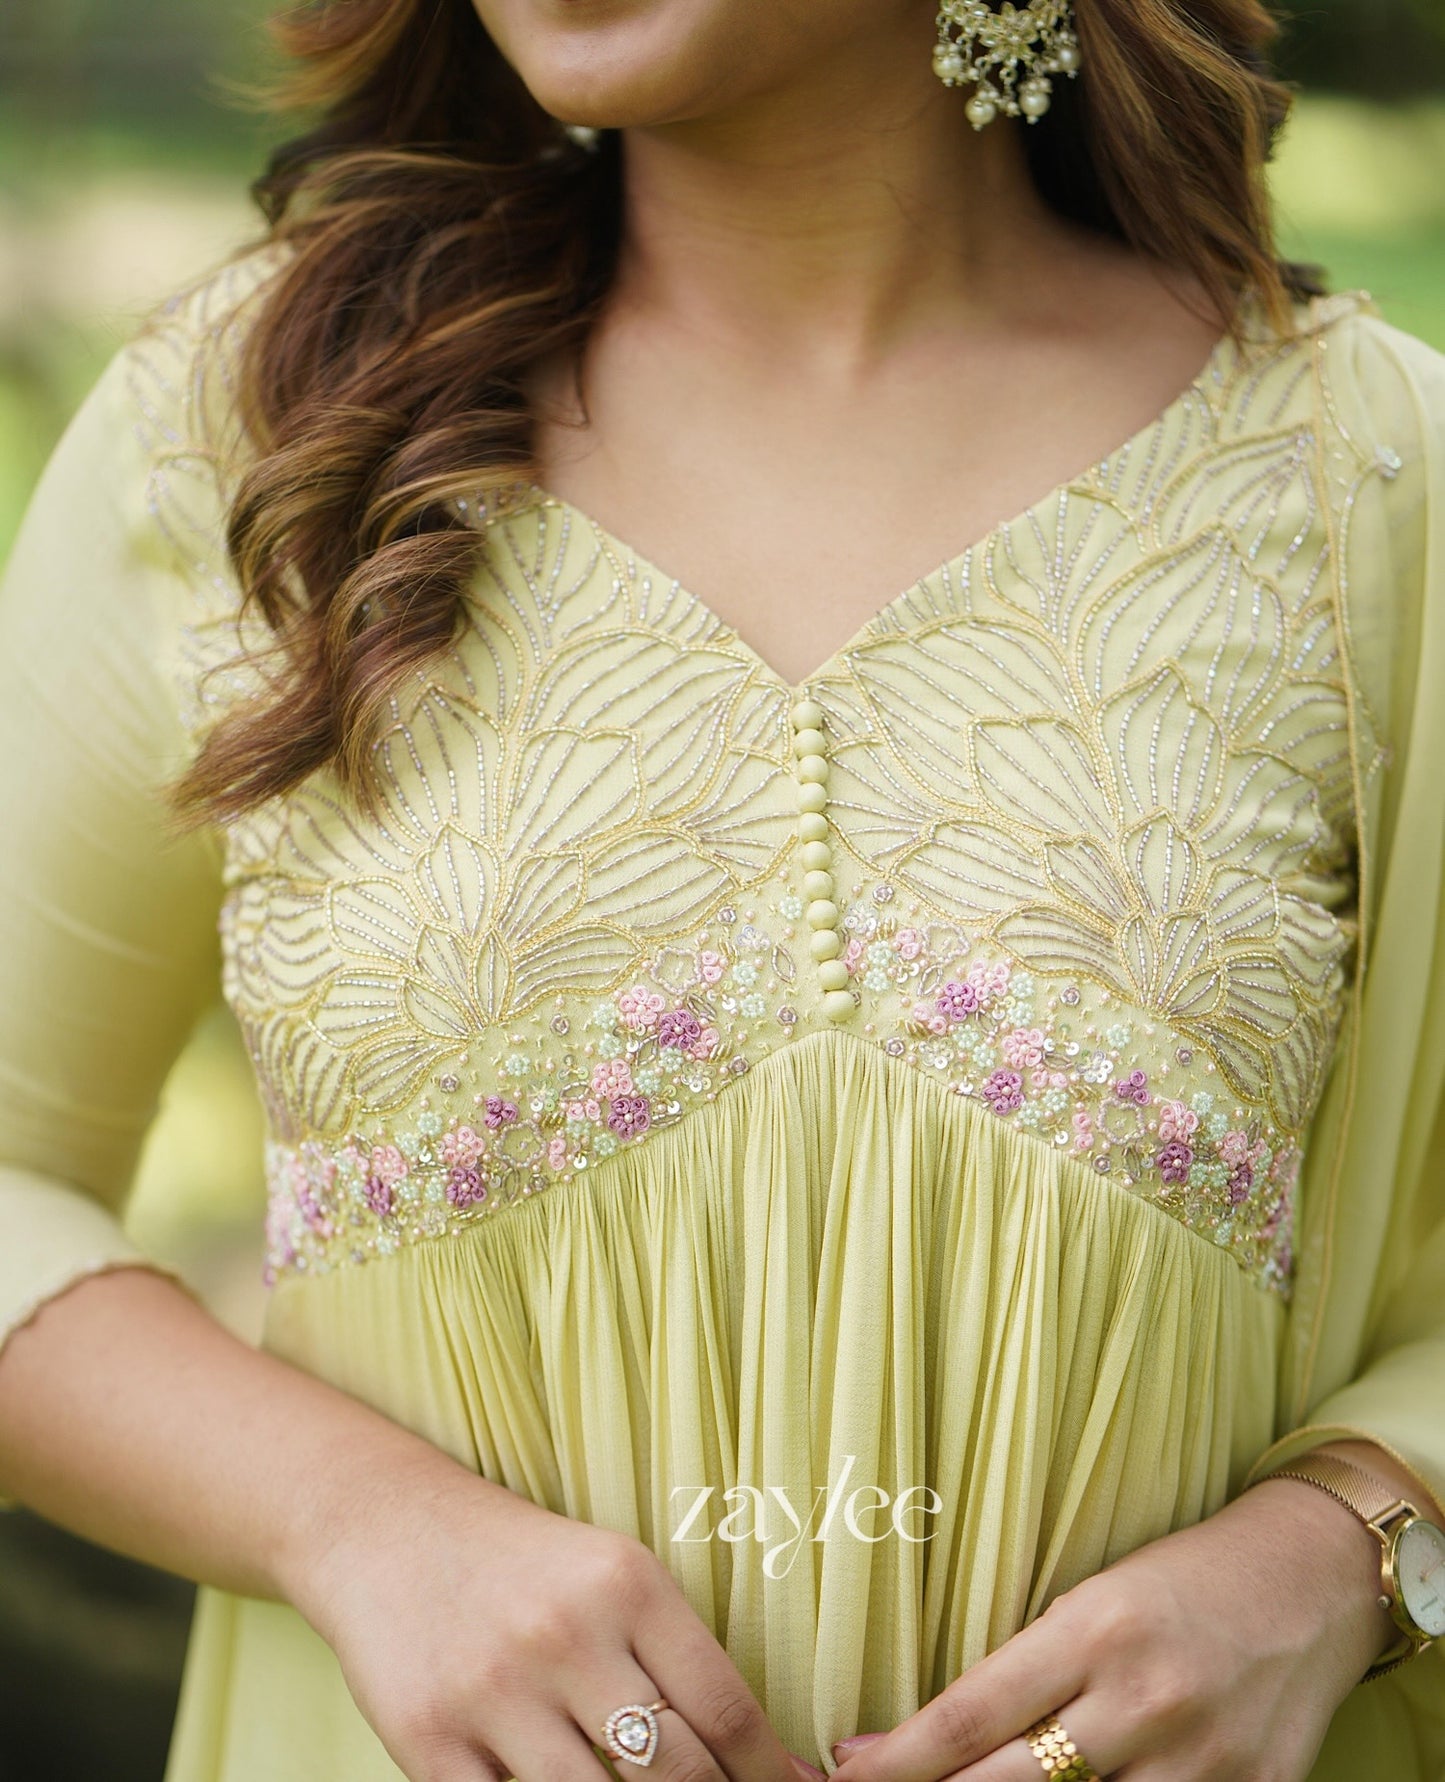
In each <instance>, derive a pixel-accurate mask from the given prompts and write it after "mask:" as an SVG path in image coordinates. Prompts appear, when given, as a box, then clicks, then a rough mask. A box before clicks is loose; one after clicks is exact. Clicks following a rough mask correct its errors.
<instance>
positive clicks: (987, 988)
mask: <svg viewBox="0 0 1445 1782" xmlns="http://www.w3.org/2000/svg"><path fill="white" fill-rule="evenodd" d="M1012 978H1013V967H1012V966H1011V965H1009V964H1008V963H1007V962H1006V961H1004V960H1002V959H1000V960H996V961H994V962H993V963H992V964H988V965H985V964H984V962H983V961H982V960H977V961H975V963H974V964H972V965H971V966H969V968H968V981H969V984H970V986H971V987H972V988H973V989H974V990H976V991H977V992H978V994H979V997H980V999H981V1000H982V1001H985V1002H987V1001H990V1000H992V999H993V998H995V997H999V996H1007V995H1008V987H1009V983H1010V981H1011V980H1012Z"/></svg>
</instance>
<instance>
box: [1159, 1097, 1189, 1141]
mask: <svg viewBox="0 0 1445 1782" xmlns="http://www.w3.org/2000/svg"><path fill="white" fill-rule="evenodd" d="M1198 1130H1199V1116H1198V1114H1196V1113H1195V1111H1194V1109H1193V1108H1187V1107H1185V1105H1184V1103H1183V1102H1182V1101H1165V1102H1161V1103H1160V1104H1159V1138H1160V1142H1161V1143H1163V1144H1166V1145H1168V1144H1172V1143H1173V1142H1174V1141H1175V1140H1176V1139H1177V1140H1179V1142H1180V1143H1181V1144H1187V1143H1188V1141H1189V1140H1190V1139H1191V1138H1192V1137H1193V1136H1194V1134H1195V1133H1196V1132H1198Z"/></svg>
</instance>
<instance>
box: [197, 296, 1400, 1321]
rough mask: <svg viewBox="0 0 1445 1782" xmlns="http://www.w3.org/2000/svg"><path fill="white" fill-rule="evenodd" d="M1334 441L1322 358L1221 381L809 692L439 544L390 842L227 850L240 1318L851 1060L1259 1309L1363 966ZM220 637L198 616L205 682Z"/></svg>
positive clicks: (591, 585)
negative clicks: (255, 1196)
mask: <svg viewBox="0 0 1445 1782" xmlns="http://www.w3.org/2000/svg"><path fill="white" fill-rule="evenodd" d="M1316 320H1317V325H1323V323H1324V321H1326V320H1327V317H1326V316H1325V315H1324V314H1323V313H1321V314H1320V315H1319V316H1318V317H1317V318H1316ZM1322 449H1323V448H1322V434H1321V426H1320V420H1319V408H1318V404H1317V401H1316V372H1315V368H1314V363H1313V352H1312V342H1311V333H1310V332H1309V331H1306V332H1305V333H1304V334H1302V335H1301V336H1300V337H1299V338H1298V339H1297V340H1293V341H1284V342H1281V341H1279V340H1266V339H1253V340H1248V341H1246V342H1245V343H1243V344H1240V345H1236V344H1233V343H1223V344H1222V345H1221V346H1220V348H1219V349H1218V350H1217V351H1216V353H1215V354H1214V356H1213V358H1212V359H1211V361H1210V364H1209V366H1208V368H1207V369H1206V370H1205V372H1204V373H1202V374H1201V376H1200V377H1199V378H1198V379H1197V380H1196V382H1195V383H1194V385H1192V386H1191V388H1190V389H1189V390H1188V391H1186V392H1185V393H1184V394H1183V395H1182V396H1181V397H1180V398H1179V399H1178V400H1177V401H1176V402H1175V403H1174V404H1173V405H1171V407H1170V408H1169V409H1168V410H1167V411H1166V412H1165V413H1164V414H1163V415H1162V416H1161V417H1160V418H1159V420H1158V421H1157V422H1156V423H1155V424H1154V425H1153V426H1152V427H1150V428H1148V429H1146V430H1145V431H1144V432H1142V433H1141V434H1140V435H1138V436H1137V437H1136V438H1135V439H1133V440H1132V441H1130V442H1129V443H1128V444H1127V445H1126V446H1124V447H1123V448H1122V449H1120V450H1119V451H1117V452H1116V453H1114V454H1113V455H1111V456H1110V457H1109V458H1107V459H1105V460H1104V461H1103V462H1101V463H1100V464H1098V465H1097V466H1095V467H1094V468H1093V469H1092V470H1091V471H1089V472H1088V473H1087V474H1085V475H1084V476H1082V477H1080V478H1079V479H1077V480H1076V481H1075V482H1073V483H1071V484H1069V485H1068V486H1066V487H1064V488H1062V489H1060V490H1057V491H1056V492H1054V493H1053V494H1051V495H1050V496H1048V497H1047V498H1045V499H1044V500H1043V501H1041V502H1040V503H1039V504H1037V505H1036V506H1035V507H1034V508H1032V509H1031V510H1029V511H1028V512H1027V513H1025V514H1024V515H1022V516H1020V517H1019V518H1017V519H1015V520H1014V521H1012V522H1010V523H1007V524H1004V525H1001V526H999V527H998V528H996V529H995V530H994V531H993V532H992V533H991V534H990V535H989V536H988V537H987V538H985V539H983V540H982V541H980V542H979V543H977V544H976V545H975V546H974V547H973V548H971V549H969V550H966V551H965V552H963V554H962V555H960V556H959V557H958V558H956V559H955V560H953V561H951V562H950V563H948V564H946V565H943V566H941V567H940V568H939V569H938V570H937V571H936V572H934V573H933V574H931V575H929V576H927V577H925V578H923V579H922V580H921V581H920V582H918V583H917V584H916V585H915V586H913V587H911V588H909V589H908V590H906V591H905V592H904V593H902V594H900V595H899V596H898V597H897V598H895V599H894V600H893V601H891V602H890V603H889V604H888V605H887V606H885V607H884V608H883V609H882V610H881V611H880V612H879V613H878V614H877V615H876V617H875V618H874V619H873V620H872V621H870V622H869V623H867V624H866V625H865V626H864V627H863V628H862V629H861V630H860V631H859V632H858V634H857V635H856V636H855V637H854V638H853V639H852V640H851V641H850V642H849V643H847V644H846V645H845V646H844V647H842V648H841V649H839V650H838V651H837V652H836V653H835V655H834V656H833V657H832V658H831V659H830V660H829V661H828V662H826V663H825V664H823V665H822V667H821V668H820V669H819V671H818V672H817V673H816V674H815V675H813V676H812V677H811V678H810V681H809V683H808V685H807V686H806V687H792V686H789V685H787V684H786V683H785V682H784V681H783V680H782V679H781V678H780V677H779V676H777V675H776V674H775V673H773V672H772V671H771V670H770V669H769V668H768V666H767V665H766V664H765V663H764V662H762V661H761V660H760V659H759V658H758V656H757V655H756V654H755V653H754V652H753V651H752V650H751V649H750V648H749V647H748V645H747V644H746V643H745V642H744V641H743V640H742V639H741V638H740V637H739V636H738V635H737V634H736V632H735V631H733V630H732V629H731V628H730V627H729V626H727V625H726V624H724V623H723V622H722V621H721V620H720V619H719V618H717V617H716V616H715V615H714V614H713V613H712V612H711V611H710V610H709V609H708V608H707V607H706V606H705V605H704V604H703V603H702V602H701V601H700V600H698V599H697V598H695V597H694V596H692V595H691V594H690V593H689V592H688V591H687V590H686V589H685V588H684V587H682V586H681V585H680V584H679V583H677V582H676V581H675V580H673V579H671V578H670V577H668V576H667V575H666V574H664V573H662V572H661V571H659V570H658V569H656V568H655V567H652V566H650V565H649V564H647V563H646V562H644V561H642V560H640V559H638V558H637V557H636V556H635V554H633V553H632V552H630V551H629V550H628V549H627V548H626V547H625V546H624V545H623V544H622V542H621V541H619V540H618V539H616V538H614V537H612V536H611V535H610V534H609V533H608V532H607V531H606V530H605V529H603V528H602V527H601V526H600V525H599V524H597V523H596V522H594V521H592V520H591V519H589V518H588V517H587V516H585V515H583V514H582V513H580V512H579V511H578V510H576V509H575V508H574V507H572V506H570V505H569V504H567V503H565V502H562V501H559V500H557V499H555V498H553V497H551V496H548V495H546V494H544V493H543V492H542V491H540V490H535V491H532V493H531V498H530V499H529V500H527V501H525V502H524V503H522V504H521V505H520V506H517V507H514V508H511V509H508V510H506V511H504V512H502V513H500V514H498V515H497V516H495V517H493V518H491V519H489V520H488V519H486V518H485V517H484V516H482V515H481V514H479V513H478V512H476V511H473V510H468V517H469V518H470V519H471V521H472V523H475V524H486V525H487V526H488V549H487V561H486V565H485V568H484V570H483V572H482V573H481V574H480V575H479V577H478V579H477V581H476V584H475V587H474V590H473V592H472V596H471V598H470V601H469V603H468V607H467V611H466V615H465V621H466V622H465V625H464V627H463V628H462V629H461V631H460V633H459V635H458V638H457V640H456V642H455V644H454V646H453V647H452V649H451V650H450V652H449V653H448V654H447V655H446V656H445V657H444V658H443V659H442V660H440V661H439V662H437V663H436V664H435V665H434V667H433V668H432V669H431V670H430V671H429V672H428V673H427V674H426V675H424V676H423V677H421V678H420V679H419V680H418V683H417V684H416V686H415V687H414V688H413V689H411V690H410V691H409V692H408V694H407V695H406V696H405V697H404V698H399V699H398V700H396V701H395V702H394V706H393V715H392V720H391V723H390V726H389V728H388V729H387V731H386V734H385V735H384V736H383V737H382V738H381V739H380V741H379V744H378V751H379V756H380V766H381V770H382V775H381V777H382V781H383V783H384V786H385V788H386V790H385V804H384V813H383V815H382V817H381V818H380V820H379V821H367V820H363V819H362V818H361V817H360V816H359V815H358V814H357V812H356V811H355V810H354V809H353V808H351V807H349V806H348V805H347V803H346V802H345V801H344V800H343V799H341V798H340V797H339V796H338V794H337V792H336V790H335V788H334V786H333V785H332V784H331V782H330V781H329V779H328V778H327V777H326V776H325V775H321V776H315V777H313V779H312V780H311V781H309V782H308V783H307V784H306V786H305V787H304V788H302V789H301V790H299V791H298V792H296V793H295V794H293V795H291V796H289V797H287V798H285V799H284V800H280V801H273V802H272V803H271V804H270V805H268V806H266V807H264V808H263V809H261V810H260V811H258V812H254V813H252V814H251V815H249V816H247V817H246V818H244V819H243V820H240V821H238V822H236V823H235V824H234V825H233V826H231V828H230V830H229V832H228V837H227V858H226V876H225V883H226V896H225V903H224V908H223V917H222V926H223V942H224V949H225V993H226V996H227V998H228V1000H229V1002H230V1004H231V1006H232V1008H233V1009H234V1011H235V1013H236V1015H237V1017H238V1019H239V1021H240V1024H241V1027H242V1030H243V1032H244V1034H245V1036H246V1039H247V1042H248V1045H249V1047H250V1051H251V1055H252V1058H253V1060H254V1063H255V1067H256V1071H257V1078H258V1082H259V1084H260V1088H261V1093H262V1096H263V1100H264V1104H265V1110H266V1115H267V1120H268V1125H269V1129H270V1142H269V1144H268V1148H267V1171H268V1180H269V1188H270V1215H269V1221H268V1254H269V1263H268V1270H269V1273H270V1276H271V1278H272V1279H275V1278H279V1277H280V1276H281V1275H283V1274H287V1273H293V1272H301V1271H309V1272H316V1271H324V1270H327V1269H329V1268H332V1267H334V1266H337V1265H339V1264H345V1263H351V1262H360V1261H363V1260H365V1259H367V1258H371V1257H375V1256H380V1255H387V1254H390V1253H392V1252H394V1251H396V1250H397V1249H398V1248H399V1247H400V1246H403V1245H407V1244H410V1243H414V1242H417V1241H422V1240H426V1239H433V1238H441V1237H444V1236H446V1235H447V1234H449V1233H455V1232H457V1231H459V1230H461V1229H464V1228H466V1227H468V1226H470V1225H472V1224H474V1223H475V1222H476V1221H478V1220H481V1219H485V1218H488V1217H491V1216H494V1215H496V1214H498V1213H502V1212H504V1211H505V1209H507V1208H508V1207H510V1206H511V1205H513V1203H515V1202H516V1201H517V1200H519V1199H520V1198H523V1197H527V1196H530V1195H534V1194H538V1193H543V1192H546V1191H548V1190H549V1189H550V1188H551V1187H552V1186H553V1185H555V1184H556V1183H558V1182H559V1181H574V1182H575V1181H577V1180H579V1179H582V1178H585V1176H586V1174H587V1172H589V1171H595V1170H597V1169H599V1168H604V1167H606V1166H607V1164H608V1160H609V1159H610V1158H613V1157H614V1156H616V1155H617V1154H618V1153H619V1152H621V1151H623V1150H625V1149H627V1148H630V1147H637V1146H646V1145H648V1144H650V1143H651V1142H652V1141H653V1139H654V1137H655V1136H656V1135H657V1134H658V1133H659V1132H661V1131H664V1130H665V1129H666V1128H668V1127H669V1126H672V1125H675V1124H676V1123H677V1122H679V1121H684V1120H690V1119H695V1118H698V1117H700V1116H701V1117H704V1118H705V1117H706V1116H705V1113H704V1110H705V1109H706V1108H707V1106H708V1104H709V1103H712V1102H714V1101H715V1100H716V1099H717V1098H718V1097H720V1096H725V1095H727V1094H728V1093H729V1089H730V1086H731V1085H732V1084H734V1083H735V1082H737V1080H738V1079H739V1078H740V1077H741V1076H743V1075H744V1074H745V1073H746V1072H747V1071H748V1070H749V1069H750V1068H751V1067H753V1066H754V1065H756V1063H757V1062H758V1061H759V1060H760V1059H762V1058H764V1057H766V1056H768V1055H769V1054H771V1053H774V1052H776V1051H777V1050H778V1049H779V1048H783V1047H792V1046H799V1045H805V1046H806V1045H815V1044H819V1043H825V1044H834V1043H840V1041H841V1043H846V1044H850V1045H865V1046H870V1047H876V1048H879V1049H880V1050H881V1051H882V1053H884V1054H885V1055H886V1056H887V1057H888V1059H889V1060H890V1061H891V1064H892V1066H893V1067H894V1068H896V1069H898V1070H901V1071H914V1072H918V1073H921V1074H922V1075H923V1076H924V1077H926V1078H927V1079H928V1080H929V1081H930V1082H932V1083H934V1084H936V1085H937V1087H938V1089H939V1090H940V1091H942V1092H946V1093H947V1094H948V1095H950V1096H956V1097H960V1098H963V1099H965V1100H966V1101H968V1102H971V1103H973V1104H974V1105H975V1106H976V1108H977V1110H978V1112H979V1115H980V1117H986V1118H988V1119H991V1120H999V1121H1007V1122H1010V1123H1011V1124H1012V1125H1014V1126H1015V1127H1018V1128H1021V1129H1024V1130H1025V1131H1026V1132H1027V1133H1028V1134H1029V1135H1030V1137H1031V1139H1032V1140H1033V1142H1034V1143H1036V1144H1037V1145H1039V1146H1041V1147H1046V1148H1050V1149H1052V1150H1054V1151H1056V1152H1057V1153H1059V1154H1060V1156H1062V1157H1066V1158H1069V1159H1072V1160H1074V1161H1076V1162H1078V1163H1082V1164H1083V1165H1085V1166H1086V1167H1087V1168H1088V1169H1090V1170H1092V1171H1093V1172H1095V1173H1096V1174H1097V1176H1098V1178H1099V1181H1100V1184H1101V1191H1108V1190H1109V1189H1110V1188H1111V1187H1112V1188H1113V1189H1116V1190H1119V1189H1121V1190H1125V1191H1128V1192H1129V1193H1131V1194H1134V1195H1137V1196H1141V1197H1143V1198H1145V1199H1147V1200H1148V1201H1149V1202H1150V1203H1151V1204H1152V1205H1153V1206H1155V1207H1157V1208H1158V1210H1159V1211H1160V1213H1161V1214H1163V1215H1166V1216H1168V1217H1170V1218H1173V1219H1176V1220H1178V1221H1180V1222H1181V1223H1182V1224H1183V1225H1185V1226H1186V1227H1188V1228H1189V1229H1190V1230H1191V1231H1193V1232H1195V1233H1196V1234H1198V1236H1199V1237H1200V1238H1201V1239H1203V1240H1205V1241H1207V1242H1209V1243H1211V1244H1214V1245H1217V1246H1220V1247H1222V1248H1223V1249H1225V1250H1227V1251H1229V1252H1230V1253H1231V1254H1232V1255H1233V1256H1234V1257H1235V1258H1236V1260H1237V1261H1238V1263H1239V1265H1240V1266H1241V1268H1243V1269H1244V1270H1245V1271H1247V1273H1248V1274H1249V1275H1250V1276H1252V1277H1253V1278H1254V1279H1255V1280H1256V1281H1257V1282H1258V1283H1260V1284H1261V1285H1262V1286H1264V1287H1267V1288H1270V1289H1274V1290H1277V1291H1280V1292H1286V1291H1287V1290H1288V1286H1289V1281H1290V1276H1291V1267H1292V1256H1291V1229H1292V1193H1293V1185H1294V1182H1295V1179H1296V1174H1297V1171H1298V1167H1299V1162H1300V1158H1301V1151H1302V1145H1303V1143H1304V1140H1305V1136H1306V1133H1307V1128H1308V1126H1309V1122H1310V1118H1311V1114H1312V1112H1313V1110H1314V1108H1315V1107H1316V1105H1317V1102H1318V1100H1319V1096H1320V1093H1321V1089H1322V1086H1323V1083H1324V1080H1325V1077H1326V1075H1327V1073H1328V1071H1329V1069H1330V1065H1331V1060H1332V1054H1333V1048H1334V1043H1335V1040H1336V1037H1337V1033H1338V1028H1339V1021H1340V1012H1341V1007H1342V1001H1343V996H1344V990H1345V986H1346V984H1347V982H1348V978H1349V973H1350V968H1351V959H1352V952H1353V943H1354V933H1355V921H1354V914H1353V910H1354V899H1355V881H1354V872H1353V862H1352V842H1351V837H1352V834H1353V825H1354V818H1353V803H1352V800H1353V788H1352V784H1351V769H1350V751H1349V746H1348V745H1349V735H1348V726H1349V711H1348V701H1347V696H1346V692H1345V687H1344V684H1343V681H1342V678H1341V672H1340V649H1339V632H1338V615H1337V611H1336V595H1335V583H1334V579H1333V575H1332V567H1331V557H1330V536H1331V535H1330V528H1329V526H1328V524H1327V523H1326V521H1325V512H1324V510H1325V506H1326V502H1327V491H1326V486H1325V478H1324V473H1323V470H1322V466H1321V451H1322ZM1381 468H1382V471H1383V472H1384V474H1389V467H1388V466H1382V467H1381ZM171 497H172V499H174V490H172V491H171ZM215 587H216V588H217V589H218V590H223V588H224V577H217V578H216V582H215ZM229 635H230V632H229V624H228V613H227V609H226V603H225V600H224V598H220V599H218V600H217V602H216V609H215V612H214V613H213V614H212V616H211V617H210V619H209V620H202V621H199V622H198V623H197V625H196V626H195V627H194V628H193V632H192V645H193V647H192V649H191V652H190V656H189V661H190V662H191V665H192V668H193V669H194V670H196V671H197V677H198V678H197V684H198V685H199V684H200V679H199V670H200V669H202V668H204V667H208V666H209V667H215V666H217V664H219V663H222V662H223V660H224V650H223V649H222V647H221V645H222V641H223V640H225V639H227V638H228V637H229ZM213 678H214V677H213ZM206 684H207V687H208V688H209V687H210V682H207V683H206ZM206 697H208V698H209V699H211V700H212V701H214V700H216V699H218V698H221V697H224V678H223V679H222V692H220V693H217V692H215V691H208V693H207V695H206ZM205 709H206V708H205V700H204V699H202V700H200V701H198V702H197V704H196V707H195V710H196V713H197V718H198V721H199V717H200V716H201V715H203V714H204V711H205ZM825 1035H826V1036H828V1038H827V1039H826V1040H825V1039H824V1037H823V1036H825Z"/></svg>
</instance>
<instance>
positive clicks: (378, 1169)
mask: <svg viewBox="0 0 1445 1782" xmlns="http://www.w3.org/2000/svg"><path fill="white" fill-rule="evenodd" d="M406 1171H407V1162H406V1159H405V1157H403V1156H402V1154H401V1152H400V1151H398V1150H397V1148H396V1146H395V1145H373V1146H372V1149H371V1173H372V1175H374V1176H375V1177H376V1178H377V1179H378V1180H379V1181H382V1182H385V1183H386V1185H387V1187H388V1188H394V1187H395V1186H396V1184H397V1183H398V1182H399V1181H400V1180H401V1179H402V1177H403V1176H404V1175H405V1174H406Z"/></svg>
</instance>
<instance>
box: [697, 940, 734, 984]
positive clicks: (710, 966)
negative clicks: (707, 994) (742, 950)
mask: <svg viewBox="0 0 1445 1782" xmlns="http://www.w3.org/2000/svg"><path fill="white" fill-rule="evenodd" d="M727 966H728V962H727V960H726V959H724V958H723V956H722V954H721V953H715V952H713V950H712V949H711V948H710V947H705V948H704V949H703V951H702V952H701V953H699V954H698V958H697V975H698V978H699V980H700V981H701V982H702V983H704V984H718V983H721V982H722V976H723V973H724V972H725V971H726V970H727Z"/></svg>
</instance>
